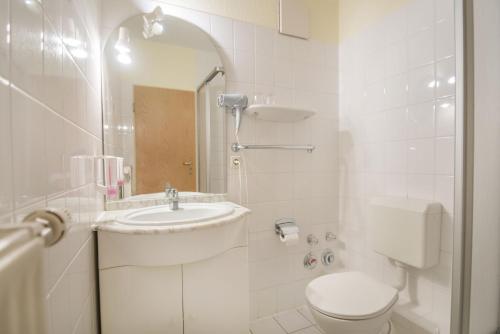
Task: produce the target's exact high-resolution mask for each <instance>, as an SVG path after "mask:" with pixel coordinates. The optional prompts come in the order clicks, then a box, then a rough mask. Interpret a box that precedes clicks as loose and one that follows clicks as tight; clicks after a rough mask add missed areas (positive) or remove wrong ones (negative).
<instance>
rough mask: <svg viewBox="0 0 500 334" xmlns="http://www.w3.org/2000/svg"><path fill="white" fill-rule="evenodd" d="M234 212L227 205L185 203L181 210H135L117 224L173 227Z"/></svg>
mask: <svg viewBox="0 0 500 334" xmlns="http://www.w3.org/2000/svg"><path fill="white" fill-rule="evenodd" d="M233 212H234V208H233V207H232V206H230V205H227V204H214V203H185V204H182V203H181V204H179V210H171V209H170V207H169V206H168V205H161V206H155V207H152V208H146V209H140V210H135V211H133V212H131V213H128V214H126V215H124V216H121V217H118V218H117V222H118V223H121V224H125V225H135V226H172V225H184V224H191V223H196V222H202V221H207V220H211V219H216V218H221V217H224V216H227V215H230V214H232V213H233Z"/></svg>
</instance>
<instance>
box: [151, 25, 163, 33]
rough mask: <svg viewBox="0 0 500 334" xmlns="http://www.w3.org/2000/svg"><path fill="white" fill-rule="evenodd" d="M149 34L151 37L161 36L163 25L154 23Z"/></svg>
mask: <svg viewBox="0 0 500 334" xmlns="http://www.w3.org/2000/svg"><path fill="white" fill-rule="evenodd" d="M151 32H152V33H153V35H161V34H163V24H161V23H160V22H154V23H153V26H152V27H151Z"/></svg>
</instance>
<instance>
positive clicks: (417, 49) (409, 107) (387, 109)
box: [339, 0, 455, 333]
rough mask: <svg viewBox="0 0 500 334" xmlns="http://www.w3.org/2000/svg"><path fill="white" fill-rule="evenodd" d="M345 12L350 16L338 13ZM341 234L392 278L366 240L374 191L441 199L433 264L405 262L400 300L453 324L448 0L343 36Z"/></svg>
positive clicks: (349, 257)
mask: <svg viewBox="0 0 500 334" xmlns="http://www.w3.org/2000/svg"><path fill="white" fill-rule="evenodd" d="M343 14H344V13H342V11H341V13H340V19H341V20H350V19H351V18H349V17H345V16H343ZM339 53H340V87H341V93H340V126H339V128H340V129H339V131H340V134H339V136H340V145H339V150H340V165H339V166H340V167H339V168H340V176H339V183H340V205H339V206H340V219H339V221H340V222H339V224H340V227H339V228H340V232H339V234H340V237H341V240H342V241H344V242H345V244H346V249H345V251H343V252H342V258H343V260H344V261H345V262H346V263H347V264H348V267H349V268H351V269H356V270H362V271H364V272H367V273H369V274H370V275H372V276H374V277H375V278H377V279H380V280H382V281H385V282H387V283H390V282H391V280H393V279H394V268H393V267H392V266H391V265H390V264H389V263H388V261H387V260H386V259H385V258H384V257H382V256H379V255H377V254H375V253H374V252H373V251H372V250H371V249H370V247H369V244H368V243H367V234H366V221H367V219H366V214H367V204H368V202H369V200H370V198H372V197H374V196H381V195H387V196H399V197H408V198H421V199H430V200H436V201H438V202H440V203H442V204H443V206H444V209H445V214H444V219H443V223H442V231H441V256H440V263H439V265H438V266H436V267H434V268H431V269H429V270H425V271H417V270H411V272H410V280H409V286H408V288H407V289H406V290H405V292H404V293H403V301H402V303H404V302H407V300H410V301H411V302H413V303H414V305H413V306H412V307H411V311H410V312H412V313H414V314H416V315H418V316H421V317H423V318H424V319H427V320H431V321H432V322H434V323H436V324H437V325H438V326H439V328H440V333H449V325H448V323H449V317H450V282H451V275H450V273H451V251H452V229H453V185H454V176H453V173H454V118H455V117H454V114H455V107H454V105H455V103H454V94H455V85H454V79H455V74H454V73H455V59H454V16H453V1H452V0H418V1H409V2H406V4H405V5H403V6H402V7H400V8H398V9H397V10H394V11H391V12H389V13H386V15H384V16H382V17H380V18H379V19H378V20H375V21H374V22H373V23H371V24H370V25H368V26H367V27H365V29H363V30H361V31H359V32H358V33H356V34H354V35H352V36H350V37H349V38H347V39H342V41H341V43H340V52H339Z"/></svg>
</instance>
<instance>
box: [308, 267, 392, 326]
mask: <svg viewBox="0 0 500 334" xmlns="http://www.w3.org/2000/svg"><path fill="white" fill-rule="evenodd" d="M306 298H307V301H308V302H309V304H310V305H311V307H312V308H314V309H315V310H317V311H318V312H321V313H323V314H325V315H327V316H331V317H334V318H339V319H346V320H359V319H370V318H374V317H376V316H378V315H380V314H383V313H385V312H386V311H387V310H388V309H389V308H391V307H392V305H394V303H395V302H396V301H397V300H398V291H397V290H396V289H394V288H393V287H390V286H388V285H385V284H382V283H379V282H377V281H375V280H374V279H372V278H370V277H368V276H366V275H365V274H363V273H360V272H345V273H337V274H330V275H325V276H321V277H318V278H316V279H314V280H313V281H311V282H310V283H309V284H308V285H307V288H306Z"/></svg>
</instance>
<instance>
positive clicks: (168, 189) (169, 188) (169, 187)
mask: <svg viewBox="0 0 500 334" xmlns="http://www.w3.org/2000/svg"><path fill="white" fill-rule="evenodd" d="M174 189H175V188H174V187H172V185H171V184H170V182H167V183H165V196H166V197H167V198H169V197H170V193H171V192H172V190H174Z"/></svg>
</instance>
